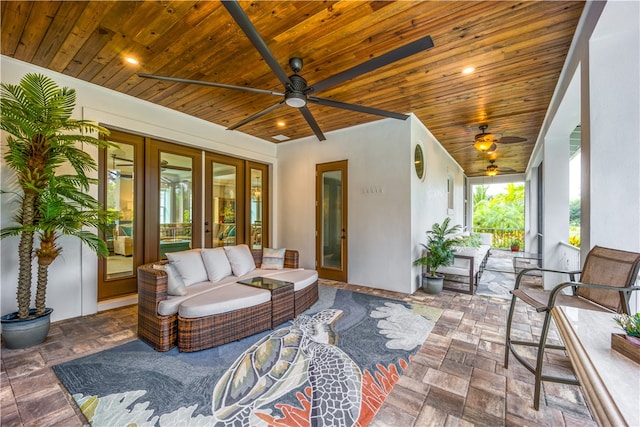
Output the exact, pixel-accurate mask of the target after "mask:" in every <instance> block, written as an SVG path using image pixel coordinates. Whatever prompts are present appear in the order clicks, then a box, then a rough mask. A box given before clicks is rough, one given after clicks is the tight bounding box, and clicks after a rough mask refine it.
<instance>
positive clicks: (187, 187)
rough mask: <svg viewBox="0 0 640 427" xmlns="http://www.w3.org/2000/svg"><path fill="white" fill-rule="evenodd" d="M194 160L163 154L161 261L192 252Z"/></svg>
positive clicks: (161, 173) (161, 167) (161, 171)
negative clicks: (171, 256) (174, 254)
mask: <svg viewBox="0 0 640 427" xmlns="http://www.w3.org/2000/svg"><path fill="white" fill-rule="evenodd" d="M191 163H192V160H191V157H186V156H179V155H177V154H169V153H160V258H166V253H167V252H178V251H183V250H186V249H189V248H191V246H192V245H191V221H192V217H193V215H192V197H193V195H192V190H191V184H192V164H191Z"/></svg>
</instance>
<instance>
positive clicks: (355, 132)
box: [277, 119, 411, 292]
mask: <svg viewBox="0 0 640 427" xmlns="http://www.w3.org/2000/svg"><path fill="white" fill-rule="evenodd" d="M409 140H410V121H409V120H407V121H401V120H396V119H385V120H380V121H376V122H373V123H369V124H366V125H362V126H356V127H353V128H349V129H345V130H341V131H336V132H332V133H330V134H327V140H326V141H321V142H320V141H318V140H317V139H316V138H315V137H313V138H306V139H304V140H299V141H295V142H291V143H284V144H279V146H278V167H279V174H278V182H277V187H278V188H279V190H280V194H282V195H283V196H282V197H281V198H280V200H279V202H278V203H279V211H280V212H282V213H283V215H281V216H280V218H279V228H280V231H281V240H280V242H281V243H282V244H283V246H287V247H293V248H297V249H298V250H300V257H301V263H302V265H303V266H304V267H310V268H314V267H315V256H316V254H315V168H316V164H319V163H326V162H332V161H337V160H345V159H346V160H347V161H348V172H347V173H348V232H347V234H348V280H349V283H354V284H362V285H366V286H372V287H376V288H381V289H389V290H395V291H399V292H409V289H410V286H409V282H410V262H408V260H409V259H410V256H411V253H410V250H409V248H408V245H407V244H406V242H408V240H409V235H410V227H411V223H410V209H411V202H410V197H411V192H410V183H409V169H408V165H409V162H408V158H409V150H410V147H409ZM368 188H377V189H378V192H370V191H369V192H368V191H366V189H368ZM285 213H286V214H285Z"/></svg>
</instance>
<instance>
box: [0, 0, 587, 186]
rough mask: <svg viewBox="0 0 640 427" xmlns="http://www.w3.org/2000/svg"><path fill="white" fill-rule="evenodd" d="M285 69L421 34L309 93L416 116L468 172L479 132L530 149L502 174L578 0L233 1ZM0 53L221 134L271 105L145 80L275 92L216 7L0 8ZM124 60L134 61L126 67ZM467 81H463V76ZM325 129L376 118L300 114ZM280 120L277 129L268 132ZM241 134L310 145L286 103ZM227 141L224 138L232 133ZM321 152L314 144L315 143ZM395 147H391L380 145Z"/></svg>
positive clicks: (474, 167) (528, 130) (478, 160)
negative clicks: (295, 62)
mask: <svg viewBox="0 0 640 427" xmlns="http://www.w3.org/2000/svg"><path fill="white" fill-rule="evenodd" d="M240 5H241V7H242V8H243V9H244V11H245V12H246V14H247V16H248V17H249V19H250V21H251V22H252V23H253V25H254V26H255V27H256V29H257V31H258V32H259V34H260V35H261V36H262V38H263V39H264V40H265V42H266V44H267V46H268V48H269V49H270V50H271V52H272V53H273V55H274V56H275V58H276V59H277V60H278V61H279V63H280V65H281V66H282V68H283V69H284V70H285V72H287V74H289V73H290V69H289V66H288V60H289V58H291V57H300V58H302V59H303V61H304V66H303V68H302V71H301V72H300V75H302V76H303V77H305V78H306V80H307V81H308V83H309V84H313V83H315V82H318V81H321V80H324V79H326V78H328V77H330V76H332V75H334V74H336V73H338V72H340V71H343V70H346V69H349V68H351V67H353V66H355V65H358V64H360V63H363V62H365V61H367V60H369V59H370V58H373V57H376V56H379V55H381V54H384V53H386V52H388V51H390V50H392V49H395V48H398V47H400V46H402V45H405V44H407V43H409V42H411V41H414V40H416V39H419V38H421V37H424V36H426V35H431V37H432V38H433V41H434V44H435V47H434V48H432V49H429V50H426V51H423V52H420V53H418V54H415V55H413V56H411V57H409V58H406V59H403V60H400V61H397V62H395V63H393V64H391V65H388V66H385V67H383V68H380V69H378V70H375V71H373V72H370V73H368V74H365V75H361V76H359V77H357V78H355V79H353V80H350V81H347V82H345V83H342V84H339V85H338V86H335V87H332V88H330V89H328V90H326V91H322V92H321V93H318V94H314V95H317V96H320V97H323V98H330V99H333V100H337V101H342V102H347V103H354V104H361V105H364V106H369V107H376V108H381V109H385V110H390V111H396V112H401V113H413V114H415V115H416V116H417V117H418V118H419V119H420V120H421V121H422V122H423V123H424V124H425V125H426V126H427V127H428V128H429V130H430V131H431V132H432V133H433V135H434V136H435V137H436V138H437V139H438V140H439V141H440V143H441V144H442V145H443V146H444V147H445V149H447V150H448V151H449V152H451V153H452V155H453V157H454V158H455V159H456V161H458V163H460V165H461V166H462V167H463V168H464V170H465V173H466V174H467V175H468V176H479V175H482V174H483V172H484V169H485V168H486V166H487V165H488V164H489V163H488V160H489V159H488V157H489V156H487V155H486V154H482V153H480V152H478V151H476V150H475V149H474V148H473V147H472V143H473V139H474V135H475V134H477V133H479V132H480V130H479V125H481V124H487V125H488V126H489V129H488V131H490V132H494V133H497V134H502V135H503V136H518V137H522V138H526V142H522V143H515V144H500V143H498V144H497V145H498V149H497V150H496V151H495V153H494V154H493V155H492V156H493V159H495V160H496V164H497V165H498V166H499V167H503V168H511V169H513V170H515V171H517V172H523V171H524V170H525V168H526V165H527V162H528V160H529V157H530V155H531V152H532V149H533V146H534V143H535V141H536V138H537V135H538V133H539V130H540V127H541V124H542V120H543V118H544V115H545V112H546V109H547V107H548V105H549V102H550V100H551V96H552V94H553V90H554V88H555V85H556V81H557V80H558V77H559V75H560V71H561V69H562V65H563V63H564V59H565V56H566V54H567V51H568V49H569V46H570V44H571V40H572V37H573V33H574V31H575V28H576V25H577V22H578V19H579V17H580V14H581V12H582V8H583V5H584V3H583V2H569V1H543V2H533V1H524V2H509V1H482V2H474V1H453V2H443V1H421V2H412V1H397V2H389V1H332V2H329V1H324V2H321V1H286V2H284V1H278V2H272V1H252V2H245V1H243V2H240ZM1 7H2V10H1V13H2V34H1V43H2V54H3V55H6V56H10V57H13V58H16V59H19V60H21V61H26V62H29V63H33V64H36V65H39V66H41V67H45V68H48V69H51V70H54V71H58V72H61V73H64V74H67V75H70V76H73V77H76V78H79V79H82V80H86V81H89V82H92V83H95V84H98V85H100V86H104V87H107V88H110V89H113V90H117V91H119V92H123V93H126V94H129V95H132V96H135V97H138V98H141V99H145V100H148V101H151V102H154V103H156V104H159V105H163V106H166V107H169V108H172V109H174V110H178V111H181V112H183V113H186V114H190V115H193V116H196V117H200V118H202V119H204V120H208V121H211V122H213V123H217V124H220V125H222V126H230V125H232V124H234V123H236V122H239V121H241V120H243V119H245V118H246V117H249V116H251V115H253V114H255V113H256V112H258V111H261V110H263V109H265V108H267V107H268V106H270V105H273V104H274V103H276V102H279V101H280V100H281V98H277V97H275V96H272V95H265V94H260V93H251V92H243V91H236V90H229V89H221V88H213V87H206V86H200V85H192V84H180V83H170V82H164V81H157V80H149V79H143V78H140V77H139V76H137V74H136V73H138V72H142V73H149V74H156V75H164V76H171V77H181V78H187V79H195V80H205V81H212V82H217V83H224V84H230V85H236V86H246V87H254V88H261V89H267V90H274V91H278V92H284V89H283V87H282V85H281V83H280V82H279V80H278V79H277V78H276V77H275V75H274V74H273V73H272V71H271V69H270V68H269V67H268V65H267V64H266V63H265V61H264V60H263V59H262V58H261V56H260V55H259V53H258V52H257V51H256V49H255V48H254V47H253V45H252V44H251V43H250V41H249V40H248V39H247V37H246V36H245V34H244V33H243V32H242V31H241V30H240V28H239V26H238V25H237V24H236V22H235V21H234V20H233V19H232V18H231V16H230V15H229V13H228V12H227V10H226V9H225V8H224V7H222V5H221V3H220V2H217V1H202V2H197V1H183V0H180V1H153V2H151V1H144V2H138V1H133V2H128V1H81V2H80V1H79V2H73V1H46V2H44V1H34V2H21V1H3V2H2V6H1ZM127 56H130V57H133V58H135V59H137V60H138V61H139V64H138V65H131V64H129V63H127V62H126V61H125V57H127ZM469 66H472V67H475V72H473V73H472V74H468V75H465V74H462V73H461V71H462V70H463V69H464V68H466V67H469ZM309 109H310V110H311V111H312V113H313V115H314V117H315V119H316V121H317V122H318V124H319V126H320V128H321V129H322V131H324V132H325V133H326V132H330V131H332V130H336V129H341V128H345V127H348V126H354V125H358V124H362V123H366V122H369V121H373V120H379V119H380V118H379V117H378V116H374V115H369V114H363V113H357V112H353V111H347V110H344V109H338V108H332V107H324V106H319V105H317V104H310V105H309ZM279 121H281V122H284V123H285V125H284V126H283V127H280V126H279V125H278V122H279ZM238 131H241V132H245V133H247V134H251V135H254V136H256V137H259V138H263V139H265V140H268V141H273V142H274V143H277V141H276V140H274V139H273V136H274V135H279V134H283V135H286V136H288V137H290V138H291V139H296V138H301V137H306V136H310V135H313V132H312V130H311V129H310V128H309V126H308V125H307V123H306V122H305V120H304V118H303V117H302V115H301V114H300V113H299V112H298V111H296V109H294V108H291V107H288V106H282V107H279V108H277V109H275V110H274V111H273V112H271V113H269V114H267V115H265V116H263V117H261V118H259V119H256V120H254V121H252V122H250V123H248V124H247V125H244V126H242V127H240V128H239V129H238ZM230 132H231V131H230ZM319 143H321V142H319ZM389 143H390V144H393V141H389Z"/></svg>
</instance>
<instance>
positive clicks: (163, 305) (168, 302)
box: [158, 276, 238, 316]
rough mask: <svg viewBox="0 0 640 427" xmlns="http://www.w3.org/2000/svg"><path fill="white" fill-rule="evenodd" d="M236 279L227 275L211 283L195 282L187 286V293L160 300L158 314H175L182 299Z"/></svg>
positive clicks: (226, 284) (229, 283) (219, 286)
mask: <svg viewBox="0 0 640 427" xmlns="http://www.w3.org/2000/svg"><path fill="white" fill-rule="evenodd" d="M236 280H238V278H237V277H234V276H229V277H225V278H224V279H222V280H221V281H219V282H216V283H211V282H209V281H206V282H200V283H195V284H193V285H191V286H187V287H186V289H187V294H186V295H183V296H168V297H167V299H165V300H162V301H160V302H159V303H158V314H160V315H161V316H169V315H171V314H176V313H177V312H178V307H180V304H182V303H183V302H184V301H186V300H188V299H189V298H192V297H195V296H197V295H200V294H203V293H205V292H209V291H210V290H212V289H218V288H221V287H223V286H228V285H231V284H232V283H235V282H236Z"/></svg>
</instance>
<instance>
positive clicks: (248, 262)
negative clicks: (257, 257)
mask: <svg viewBox="0 0 640 427" xmlns="http://www.w3.org/2000/svg"><path fill="white" fill-rule="evenodd" d="M224 251H225V252H226V254H227V258H228V259H229V263H230V264H231V271H233V275H234V276H244V275H245V274H247V273H249V272H250V271H253V270H255V269H256V263H255V261H254V260H253V255H252V254H251V249H249V246H247V245H236V246H224Z"/></svg>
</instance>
